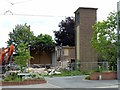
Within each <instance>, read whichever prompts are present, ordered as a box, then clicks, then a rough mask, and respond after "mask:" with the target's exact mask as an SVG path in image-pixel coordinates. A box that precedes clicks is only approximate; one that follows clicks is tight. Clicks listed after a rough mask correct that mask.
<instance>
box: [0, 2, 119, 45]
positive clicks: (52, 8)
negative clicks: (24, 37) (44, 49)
mask: <svg viewBox="0 0 120 90" xmlns="http://www.w3.org/2000/svg"><path fill="white" fill-rule="evenodd" d="M118 1H119V0H0V47H6V43H5V42H6V41H7V40H8V38H9V37H8V33H9V32H11V31H12V30H13V28H15V25H17V24H24V23H27V24H28V25H30V26H31V31H33V32H34V34H35V35H38V34H40V33H43V34H49V35H51V36H53V35H54V34H53V30H59V28H58V24H59V22H60V21H61V20H64V19H65V17H68V16H74V12H75V11H76V9H77V8H79V7H93V8H98V10H97V20H98V21H101V20H105V19H106V17H107V16H108V14H109V13H110V12H113V11H117V2H118ZM8 10H9V11H10V12H7V11H8ZM4 14H5V15H4ZM9 14H13V15H9ZM16 14H22V15H16ZM30 15H33V16H30ZM36 15H38V16H36ZM53 38H54V36H53Z"/></svg>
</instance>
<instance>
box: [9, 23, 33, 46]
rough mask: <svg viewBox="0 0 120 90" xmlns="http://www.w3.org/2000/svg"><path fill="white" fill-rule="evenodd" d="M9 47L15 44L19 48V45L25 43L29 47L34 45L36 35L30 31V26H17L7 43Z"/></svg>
mask: <svg viewBox="0 0 120 90" xmlns="http://www.w3.org/2000/svg"><path fill="white" fill-rule="evenodd" d="M7 43H8V45H10V44H14V45H15V47H17V45H18V44H20V43H24V44H25V45H27V47H28V46H29V45H32V44H33V43H34V34H33V32H32V31H30V25H29V26H27V24H26V23H25V24H24V25H19V24H18V25H16V26H15V29H13V32H10V33H9V40H8V41H7Z"/></svg>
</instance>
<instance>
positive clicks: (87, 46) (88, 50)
mask: <svg viewBox="0 0 120 90" xmlns="http://www.w3.org/2000/svg"><path fill="white" fill-rule="evenodd" d="M96 11H97V8H85V7H79V8H78V9H77V10H76V11H75V33H76V60H77V62H80V67H81V69H89V68H90V67H91V65H90V64H91V63H92V62H93V63H94V62H97V54H96V52H95V50H94V49H93V48H92V45H91V38H92V33H93V30H92V26H93V25H94V24H95V22H96ZM96 65H97V63H96V64H94V66H93V65H92V67H96Z"/></svg>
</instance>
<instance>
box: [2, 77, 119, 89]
mask: <svg viewBox="0 0 120 90" xmlns="http://www.w3.org/2000/svg"><path fill="white" fill-rule="evenodd" d="M84 78H85V76H67V77H45V79H46V80H47V83H44V84H33V85H22V86H2V87H1V88H3V90H4V89H5V88H12V90H13V88H29V89H30V88H36V89H37V88H46V89H50V88H56V90H59V89H60V90H61V88H64V90H66V89H67V88H69V90H73V89H75V90H76V89H78V90H120V88H119V86H118V81H117V80H85V79H84ZM65 88H66V89H65ZM80 88H81V89H80ZM50 90H51V89H50ZM52 90H53V89H52ZM54 90H55V89H54Z"/></svg>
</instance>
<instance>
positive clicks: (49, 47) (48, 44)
mask: <svg viewBox="0 0 120 90" xmlns="http://www.w3.org/2000/svg"><path fill="white" fill-rule="evenodd" d="M54 47H55V43H54V42H53V40H52V37H51V36H50V35H47V34H45V35H43V34H40V35H38V36H37V37H35V43H34V44H33V45H32V46H31V47H30V49H31V50H35V51H38V52H41V53H42V52H43V51H45V52H47V53H49V52H51V51H53V50H54Z"/></svg>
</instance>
